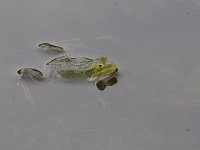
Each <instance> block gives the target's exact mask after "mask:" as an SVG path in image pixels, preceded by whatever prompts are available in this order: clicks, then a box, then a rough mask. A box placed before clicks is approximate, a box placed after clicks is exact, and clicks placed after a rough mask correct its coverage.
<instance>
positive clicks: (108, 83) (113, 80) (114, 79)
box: [96, 76, 118, 91]
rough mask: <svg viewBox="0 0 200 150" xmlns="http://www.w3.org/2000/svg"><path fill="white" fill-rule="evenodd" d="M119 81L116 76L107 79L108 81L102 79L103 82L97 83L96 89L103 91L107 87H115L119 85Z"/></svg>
mask: <svg viewBox="0 0 200 150" xmlns="http://www.w3.org/2000/svg"><path fill="white" fill-rule="evenodd" d="M117 82H118V80H117V77H116V76H113V77H109V78H106V79H102V80H99V81H98V82H97V83H96V87H97V88H98V89H99V90H101V91H103V90H105V89H106V87H107V86H113V85H115V84H117Z"/></svg>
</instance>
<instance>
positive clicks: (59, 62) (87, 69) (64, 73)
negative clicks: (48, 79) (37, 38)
mask: <svg viewBox="0 0 200 150" xmlns="http://www.w3.org/2000/svg"><path fill="white" fill-rule="evenodd" d="M45 72H46V74H47V75H50V74H51V75H54V76H55V75H56V76H58V77H61V78H63V79H80V80H84V79H87V80H89V81H97V80H99V79H102V78H105V77H108V76H111V75H113V74H115V73H116V72H118V67H117V65H116V64H114V63H111V62H110V61H109V59H108V57H105V56H100V57H97V58H94V59H93V58H88V57H84V56H83V57H81V56H79V57H69V56H66V55H64V56H59V57H56V58H54V59H52V60H50V61H49V62H47V63H46V71H45Z"/></svg>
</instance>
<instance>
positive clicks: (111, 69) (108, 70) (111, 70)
mask: <svg viewBox="0 0 200 150" xmlns="http://www.w3.org/2000/svg"><path fill="white" fill-rule="evenodd" d="M116 72H118V68H117V65H116V64H106V65H105V66H104V68H103V70H101V71H99V72H98V73H97V74H96V76H98V77H100V78H101V77H105V76H109V75H112V74H115V73H116Z"/></svg>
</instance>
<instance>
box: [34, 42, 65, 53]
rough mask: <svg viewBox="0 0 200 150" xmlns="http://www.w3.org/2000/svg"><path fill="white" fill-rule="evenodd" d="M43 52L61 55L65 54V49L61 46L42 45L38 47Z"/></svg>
mask: <svg viewBox="0 0 200 150" xmlns="http://www.w3.org/2000/svg"><path fill="white" fill-rule="evenodd" d="M38 46H39V47H40V49H41V50H43V51H45V52H48V53H54V54H59V53H64V52H65V51H64V49H63V48H62V47H60V46H56V45H52V44H49V43H41V44H39V45H38Z"/></svg>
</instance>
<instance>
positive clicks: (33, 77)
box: [17, 68, 44, 81]
mask: <svg viewBox="0 0 200 150" xmlns="http://www.w3.org/2000/svg"><path fill="white" fill-rule="evenodd" d="M17 73H18V74H19V75H20V79H21V80H26V81H43V80H44V77H43V74H42V72H41V71H39V70H37V69H34V68H22V69H20V70H18V71H17Z"/></svg>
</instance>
